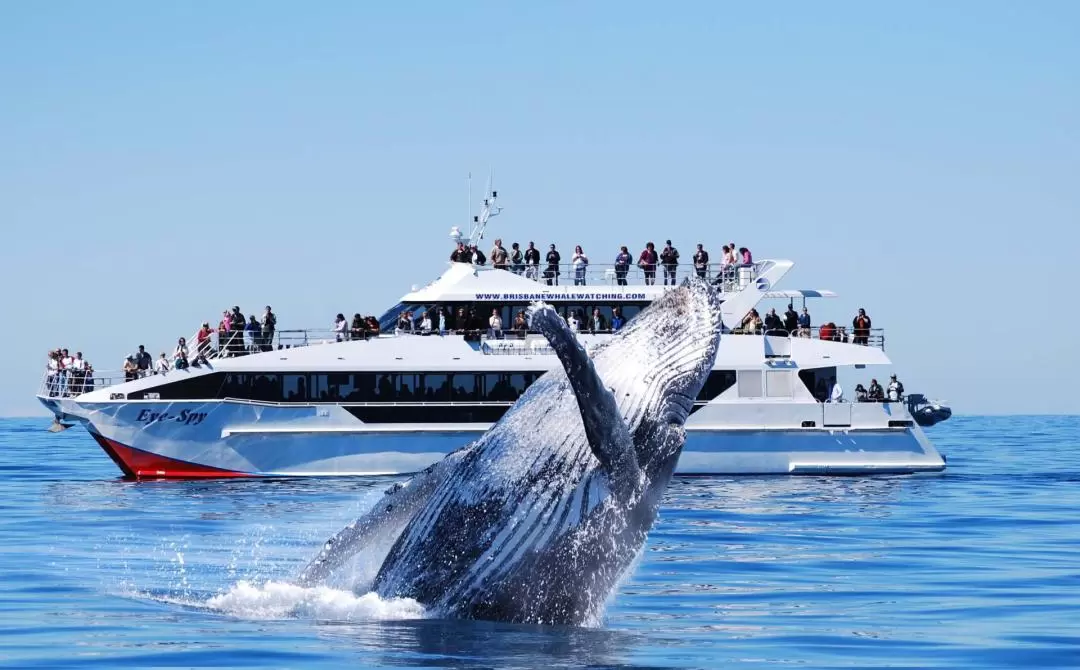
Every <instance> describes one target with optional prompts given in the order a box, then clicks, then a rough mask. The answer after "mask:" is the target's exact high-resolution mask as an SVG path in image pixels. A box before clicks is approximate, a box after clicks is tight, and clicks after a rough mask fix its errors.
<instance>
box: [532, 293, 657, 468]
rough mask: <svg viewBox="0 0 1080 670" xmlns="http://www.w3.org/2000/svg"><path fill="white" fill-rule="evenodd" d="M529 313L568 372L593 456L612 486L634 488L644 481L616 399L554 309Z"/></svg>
mask: <svg viewBox="0 0 1080 670" xmlns="http://www.w3.org/2000/svg"><path fill="white" fill-rule="evenodd" d="M528 311H529V324H530V326H531V327H532V328H533V329H535V330H538V331H540V332H541V333H542V334H543V335H544V337H546V338H547V340H548V342H549V343H550V344H551V348H552V349H554V350H555V353H556V354H557V355H558V357H559V361H560V362H561V363H562V364H563V367H564V368H565V369H566V377H567V379H569V380H570V385H571V387H573V389H574V395H575V396H576V397H577V402H578V408H579V409H580V410H581V419H582V421H583V422H584V424H585V436H586V438H587V439H588V441H589V447H590V448H591V449H592V452H593V454H594V455H595V456H596V458H597V460H599V461H600V463H601V464H602V465H603V466H604V468H605V469H606V470H607V471H608V473H609V475H610V476H611V480H612V482H613V483H617V484H626V485H629V486H630V487H631V488H632V487H633V486H635V485H636V483H637V482H638V481H639V480H640V478H641V469H640V467H639V466H638V462H637V456H636V453H635V450H634V442H633V440H632V439H631V437H630V432H629V430H628V429H627V427H626V422H625V421H622V420H621V419H620V418H619V417H620V413H619V405H618V403H617V402H616V401H615V397H614V396H613V395H611V391H609V390H608V389H607V388H606V387H605V386H604V383H603V380H601V379H600V376H599V375H598V374H597V373H596V368H595V367H594V366H593V362H592V359H591V358H589V354H588V353H587V352H586V351H585V348H584V347H582V346H581V343H580V342H578V340H577V336H576V335H575V334H574V332H573V331H572V330H570V326H568V325H567V324H566V321H565V320H563V318H562V317H561V316H559V313H558V312H556V311H555V309H554V308H553V307H551V306H550V305H547V304H545V303H533V304H532V305H531V306H530V307H529V310H528ZM624 490H627V489H624Z"/></svg>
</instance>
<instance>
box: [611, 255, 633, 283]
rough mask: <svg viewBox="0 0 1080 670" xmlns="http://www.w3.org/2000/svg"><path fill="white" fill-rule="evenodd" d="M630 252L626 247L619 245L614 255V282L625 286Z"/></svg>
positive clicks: (628, 270)
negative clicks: (617, 251)
mask: <svg viewBox="0 0 1080 670" xmlns="http://www.w3.org/2000/svg"><path fill="white" fill-rule="evenodd" d="M632 260H634V259H633V258H631V257H630V252H629V251H628V250H627V248H626V247H619V253H618V254H617V255H616V256H615V283H616V284H618V285H619V286H626V273H627V272H630V261H632Z"/></svg>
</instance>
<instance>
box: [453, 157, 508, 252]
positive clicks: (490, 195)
mask: <svg viewBox="0 0 1080 670" xmlns="http://www.w3.org/2000/svg"><path fill="white" fill-rule="evenodd" d="M494 180H495V171H494V170H491V171H490V173H489V174H488V181H487V190H486V192H485V195H484V205H483V207H481V208H480V214H478V215H477V216H473V215H472V172H470V173H469V177H468V184H469V216H470V217H471V219H472V221H471V222H470V223H471V225H472V230H470V231H469V236H468V237H467V238H463V237H462V236H461V231H460V230H458V227H457V226H454V227H452V228H451V229H450V239H452V240H453V241H454V242H455V243H456V242H464V243H465V244H467V245H468V244H479V243H480V240H482V239H484V231H485V230H486V229H487V224H488V221H490V220H491V217H493V216H498V215H499V213H500V212H502V207H499V206H497V205H496V204H495V199H496V198H498V197H499V193H498V191H494V190H492V188H491V187H492V183H493V182H494Z"/></svg>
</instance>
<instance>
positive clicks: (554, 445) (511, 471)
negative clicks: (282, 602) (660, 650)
mask: <svg viewBox="0 0 1080 670" xmlns="http://www.w3.org/2000/svg"><path fill="white" fill-rule="evenodd" d="M529 317H530V323H531V326H532V328H533V329H536V330H539V331H540V332H542V333H543V334H544V335H545V336H546V337H547V339H548V341H549V342H550V344H551V346H552V348H553V349H554V351H555V353H556V354H557V355H558V358H559V360H560V362H561V363H562V369H555V370H552V371H551V372H548V373H547V374H545V375H544V376H543V377H541V378H540V379H538V380H537V381H536V382H535V383H534V384H532V386H530V387H529V389H528V390H527V391H526V392H525V394H523V395H522V397H521V398H519V399H518V401H517V402H516V403H515V404H514V406H513V407H512V408H511V409H510V411H508V412H507V413H506V414H505V415H504V416H503V417H502V419H500V420H499V422H498V423H496V424H495V425H494V426H492V427H491V429H490V430H489V431H488V432H486V433H485V434H484V435H483V436H481V438H480V439H479V440H477V441H476V442H473V443H472V444H470V445H468V446H466V447H464V448H462V449H459V450H458V451H455V452H454V453H452V454H450V455H448V456H446V458H444V459H443V460H442V461H440V462H438V463H436V464H435V465H433V466H431V467H430V468H428V469H427V470H425V471H424V472H422V473H420V474H418V475H416V476H415V477H414V478H413V479H412V480H410V481H409V482H408V483H406V484H403V485H400V484H399V485H395V486H394V487H392V488H391V489H389V490H388V491H387V492H386V494H385V495H384V496H383V497H382V499H381V500H380V501H379V502H378V503H376V505H375V507H374V508H373V509H372V510H371V511H370V512H369V513H367V514H366V515H364V516H362V517H360V518H359V519H357V520H356V521H355V522H353V523H352V524H350V525H349V526H347V527H346V528H345V529H344V530H342V531H341V532H339V533H338V534H337V535H335V536H334V537H333V538H331V539H330V540H329V541H327V542H326V543H325V545H324V546H323V548H322V551H321V552H320V553H319V555H318V556H316V558H315V559H314V560H313V561H312V562H311V563H310V564H308V566H307V567H306V568H305V569H304V571H303V572H302V573H301V575H300V576H299V578H298V579H297V582H298V583H299V584H301V585H304V586H312V585H316V584H318V583H321V582H322V581H324V580H325V579H326V578H327V577H328V576H329V575H330V574H331V573H332V572H333V571H334V570H335V569H336V568H338V567H339V566H341V565H342V564H343V563H345V562H346V561H347V560H349V559H350V558H351V557H352V556H354V555H355V554H356V553H357V552H359V551H361V550H364V549H370V548H372V547H380V546H381V547H382V551H385V552H386V555H385V557H384V558H383V560H382V563H381V567H380V569H379V570H378V573H377V574H376V576H375V579H374V582H373V583H372V589H373V590H374V591H375V592H376V593H378V594H379V595H380V596H382V597H409V598H414V599H416V600H417V601H419V602H420V603H422V604H423V605H425V607H427V608H428V609H429V610H433V611H435V612H437V613H439V614H440V615H443V616H448V617H460V618H475V619H491V620H499V621H511V622H521V623H537V624H569V625H581V624H586V623H590V622H595V621H596V620H597V619H598V618H599V616H600V614H601V613H602V610H603V607H604V603H605V601H606V600H607V597H608V595H609V594H610V592H611V591H612V590H613V589H614V588H615V586H616V584H617V582H618V580H619V578H620V577H621V576H622V574H623V573H624V572H625V571H626V569H627V568H628V567H629V566H630V564H631V563H632V562H633V560H634V558H635V556H636V555H637V554H638V552H639V551H640V549H641V547H642V546H643V545H644V543H645V538H646V534H647V533H648V531H649V530H650V528H651V527H652V524H653V522H654V520H655V518H656V513H657V507H658V505H659V502H660V498H661V496H662V495H663V493H664V490H665V488H666V487H667V484H668V482H669V480H670V479H671V474H672V472H673V471H674V468H675V465H676V462H677V460H678V458H679V454H680V453H681V450H682V446H683V442H684V441H685V437H686V435H685V430H684V424H685V421H686V418H687V416H688V415H689V414H690V411H691V409H692V408H693V403H694V400H695V399H696V397H697V395H698V393H699V392H700V390H701V387H702V385H703V384H704V382H705V379H706V378H707V376H708V374H709V372H710V370H711V369H712V366H713V363H714V360H715V358H716V350H717V346H718V344H719V340H720V329H721V311H720V300H719V299H718V297H717V295H716V293H715V292H714V291H713V289H712V288H711V287H710V286H709V285H708V284H707V283H706V282H704V281H701V280H698V279H696V278H695V279H691V280H687V281H686V282H684V283H683V284H682V285H681V286H679V287H677V288H675V289H672V290H669V291H668V292H666V293H664V295H663V296H662V297H661V298H659V299H658V300H656V301H654V302H653V303H652V304H651V305H650V306H649V307H648V308H646V309H645V310H643V311H642V312H641V313H640V314H638V316H637V317H636V318H635V319H633V321H631V322H630V324H629V325H627V326H626V327H625V328H624V329H623V330H621V331H620V332H619V333H617V334H616V335H615V336H613V337H612V338H611V339H610V340H609V341H608V342H606V343H604V344H603V345H600V346H598V347H596V349H595V351H593V352H592V355H591V356H590V355H589V354H588V353H587V352H586V351H585V349H584V348H583V347H582V346H581V344H580V343H579V342H578V340H577V338H576V336H575V334H574V333H573V332H571V330H570V329H569V328H568V326H567V325H566V322H565V321H564V320H563V319H562V317H560V316H559V314H558V313H557V312H556V311H555V310H554V309H553V308H551V307H550V306H548V305H545V304H540V303H537V304H534V305H533V306H532V307H531V308H530V309H529ZM391 545H392V546H391ZM377 558H378V557H376V560H377Z"/></svg>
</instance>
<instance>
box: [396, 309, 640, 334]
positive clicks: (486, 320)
mask: <svg viewBox="0 0 1080 670" xmlns="http://www.w3.org/2000/svg"><path fill="white" fill-rule="evenodd" d="M563 319H565V320H566V323H567V325H568V326H569V327H570V330H572V331H573V332H575V333H579V332H588V333H613V332H617V331H618V330H619V329H621V328H622V327H623V326H624V325H625V324H626V319H625V318H624V317H623V314H622V309H621V308H619V307H617V306H616V307H613V308H612V310H611V318H610V319H609V318H608V317H606V316H605V315H604V313H603V312H602V311H601V310H600V308H599V307H596V308H594V309H593V311H592V314H591V315H589V316H585V315H584V314H583V313H582V310H578V309H570V310H567V312H566V314H565V315H564V316H563ZM375 325H376V326H378V323H376V324H375ZM528 332H529V320H528V317H527V316H526V314H525V310H518V312H517V314H515V315H514V317H513V321H512V322H510V323H504V322H503V317H502V309H501V308H499V307H494V308H492V310H491V314H490V315H484V314H480V313H479V312H478V310H477V308H476V307H469V308H465V307H458V308H457V310H448V309H447V308H446V307H441V306H436V307H434V308H432V309H430V310H426V311H423V312H422V313H421V314H420V315H419V317H417V315H416V313H415V312H413V311H411V310H406V311H404V312H402V313H401V315H400V316H398V319H397V323H396V324H395V327H394V334H395V335H448V334H451V333H453V334H458V335H468V334H480V333H486V334H487V336H488V338H490V339H503V338H504V337H525V335H526V334H527V333H528Z"/></svg>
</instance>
